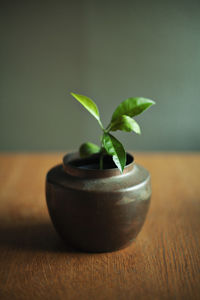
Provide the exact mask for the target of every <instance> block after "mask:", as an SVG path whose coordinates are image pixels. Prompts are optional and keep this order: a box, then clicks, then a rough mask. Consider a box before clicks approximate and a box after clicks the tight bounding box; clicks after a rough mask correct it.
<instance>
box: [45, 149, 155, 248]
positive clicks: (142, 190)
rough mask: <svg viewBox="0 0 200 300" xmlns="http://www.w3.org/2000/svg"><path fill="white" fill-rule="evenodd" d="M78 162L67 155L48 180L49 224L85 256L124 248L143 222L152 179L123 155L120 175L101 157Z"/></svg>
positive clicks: (131, 157) (53, 169)
mask: <svg viewBox="0 0 200 300" xmlns="http://www.w3.org/2000/svg"><path fill="white" fill-rule="evenodd" d="M98 161H99V157H98V155H94V156H92V157H91V158H89V159H80V157H79V156H78V154H76V153H71V154H68V155H66V156H65V157H64V159H63V165H58V166H56V167H54V168H52V169H51V170H50V171H49V172H48V174H47V177H46V200H47V206H48V209H49V214H50V216H51V219H52V222H53V224H54V226H55V229H56V230H57V232H58V233H59V235H60V236H61V237H62V238H63V239H64V240H65V242H66V243H67V244H68V245H70V246H72V247H74V248H77V249H79V250H82V251H87V252H107V251H114V250H117V249H120V248H124V247H126V246H128V245H129V244H130V243H131V242H132V241H133V240H134V239H135V237H136V236H137V234H138V232H139V231H140V230H141V227H142V225H143V223H144V221H145V217H146V214H147V211H148V208H149V203H150V197H151V184H150V175H149V173H148V171H147V170H146V169H144V168H143V167H141V166H139V165H137V164H135V163H134V159H133V156H132V155H130V154H128V153H127V165H126V167H125V169H124V172H123V174H121V173H120V172H119V170H118V169H117V168H115V166H114V165H113V163H112V158H111V157H110V156H105V157H104V167H106V168H107V169H104V170H99V169H97V167H98Z"/></svg>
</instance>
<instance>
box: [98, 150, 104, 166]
mask: <svg viewBox="0 0 200 300" xmlns="http://www.w3.org/2000/svg"><path fill="white" fill-rule="evenodd" d="M99 169H100V170H103V153H102V152H100V159H99Z"/></svg>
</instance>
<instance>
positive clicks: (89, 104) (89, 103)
mask: <svg viewBox="0 0 200 300" xmlns="http://www.w3.org/2000/svg"><path fill="white" fill-rule="evenodd" d="M70 94H71V95H72V96H73V97H74V98H75V99H76V100H78V101H79V102H80V103H81V104H82V105H83V106H84V107H85V108H86V109H87V110H88V111H89V112H90V113H91V115H93V117H95V118H96V119H97V121H98V122H99V124H100V126H101V128H103V126H102V123H101V120H100V115H99V110H98V107H97V105H96V104H95V103H94V101H93V100H91V99H90V98H88V97H86V96H83V95H78V94H75V93H70Z"/></svg>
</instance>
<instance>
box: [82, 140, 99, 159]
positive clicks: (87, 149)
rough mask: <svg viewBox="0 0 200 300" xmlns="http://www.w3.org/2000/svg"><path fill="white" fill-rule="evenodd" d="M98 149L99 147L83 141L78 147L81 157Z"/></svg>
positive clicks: (96, 151)
mask: <svg viewBox="0 0 200 300" xmlns="http://www.w3.org/2000/svg"><path fill="white" fill-rule="evenodd" d="M99 151H100V147H99V146H97V145H95V144H93V143H89V142H88V143H84V144H82V145H81V146H80V148H79V153H80V156H81V157H88V156H90V155H92V154H95V153H98V152H99Z"/></svg>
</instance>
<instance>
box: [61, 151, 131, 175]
mask: <svg viewBox="0 0 200 300" xmlns="http://www.w3.org/2000/svg"><path fill="white" fill-rule="evenodd" d="M126 155H127V157H128V158H129V159H130V163H128V164H127V165H126V166H125V167H124V170H123V173H121V172H120V170H119V169H118V168H117V167H115V168H110V169H103V170H100V169H85V168H80V167H77V166H75V165H73V164H71V162H72V161H75V160H77V161H78V160H83V161H84V158H81V157H80V155H79V153H78V152H70V153H67V154H66V155H65V156H64V157H63V169H64V171H65V172H66V173H67V174H69V175H71V176H75V177H82V178H83V177H85V178H106V177H113V176H124V175H125V174H127V173H129V172H131V171H132V169H133V167H134V163H135V162H134V156H133V155H132V154H130V153H128V152H126ZM96 157H97V155H92V156H91V157H90V158H91V159H92V158H93V159H95V158H96ZM90 158H87V159H90Z"/></svg>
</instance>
